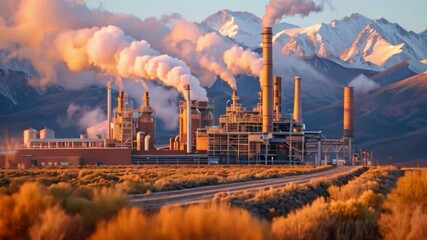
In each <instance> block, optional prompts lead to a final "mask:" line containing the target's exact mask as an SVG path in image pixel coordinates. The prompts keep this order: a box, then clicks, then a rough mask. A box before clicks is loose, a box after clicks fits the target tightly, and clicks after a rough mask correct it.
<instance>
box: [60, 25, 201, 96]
mask: <svg viewBox="0 0 427 240" xmlns="http://www.w3.org/2000/svg"><path fill="white" fill-rule="evenodd" d="M55 45H56V49H57V51H58V52H59V53H60V56H61V58H62V60H63V61H64V62H65V63H66V64H67V66H68V67H69V69H70V70H72V71H81V70H86V69H90V68H91V67H96V68H98V69H101V70H103V71H105V72H107V73H109V74H112V75H116V76H119V77H123V78H144V79H149V80H160V82H161V83H162V84H164V85H165V86H168V87H173V88H175V89H177V90H178V91H179V92H181V93H182V94H183V96H185V89H184V85H185V84H190V86H191V92H192V94H191V95H192V98H193V97H194V99H199V100H206V90H205V89H204V88H202V87H201V86H200V83H199V81H198V80H197V78H196V77H194V76H193V75H191V70H190V68H189V67H188V66H187V65H186V64H185V62H184V61H182V60H180V59H177V58H173V57H170V56H168V55H164V54H163V55H162V54H160V53H159V52H157V51H156V50H154V49H152V48H151V46H150V44H148V43H147V42H146V41H144V40H140V41H136V40H135V39H133V38H132V37H130V36H126V35H125V34H124V32H123V31H122V30H121V29H120V28H118V27H115V26H111V25H110V26H107V27H102V28H90V29H89V28H86V29H79V30H73V31H68V32H64V33H61V34H59V35H58V37H57V38H56V40H55Z"/></svg>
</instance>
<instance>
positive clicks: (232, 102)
mask: <svg viewBox="0 0 427 240" xmlns="http://www.w3.org/2000/svg"><path fill="white" fill-rule="evenodd" d="M238 100H239V97H238V96H237V91H236V90H233V93H232V95H231V104H232V105H233V107H236V106H237V101H238Z"/></svg>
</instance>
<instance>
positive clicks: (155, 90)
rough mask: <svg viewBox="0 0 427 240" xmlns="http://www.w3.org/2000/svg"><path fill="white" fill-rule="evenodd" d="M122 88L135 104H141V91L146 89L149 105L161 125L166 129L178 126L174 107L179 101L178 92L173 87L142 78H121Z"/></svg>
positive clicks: (177, 114)
mask: <svg viewBox="0 0 427 240" xmlns="http://www.w3.org/2000/svg"><path fill="white" fill-rule="evenodd" d="M121 82H122V83H123V86H122V87H123V88H122V89H123V90H124V91H125V93H126V94H128V95H129V96H130V97H131V98H132V99H134V100H135V101H136V103H134V105H135V106H140V105H141V104H142V93H143V92H145V91H148V92H149V94H150V106H151V107H152V108H153V109H154V111H155V116H156V118H157V119H160V121H162V122H163V125H164V126H165V128H166V129H168V130H173V129H176V128H177V127H178V121H171V119H178V116H179V111H178V108H177V107H176V105H177V103H178V101H179V95H180V94H179V92H178V91H177V90H176V89H173V88H165V87H163V86H161V85H159V84H158V83H156V82H153V81H145V80H142V79H135V78H134V79H123V80H122V81H121Z"/></svg>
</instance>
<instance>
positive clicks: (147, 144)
mask: <svg viewBox="0 0 427 240" xmlns="http://www.w3.org/2000/svg"><path fill="white" fill-rule="evenodd" d="M150 138H151V136H150V135H147V136H145V139H144V150H145V151H148V150H150Z"/></svg>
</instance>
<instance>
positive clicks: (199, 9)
mask: <svg viewBox="0 0 427 240" xmlns="http://www.w3.org/2000/svg"><path fill="white" fill-rule="evenodd" d="M86 2H87V4H88V5H89V6H90V7H92V8H97V7H99V6H100V4H101V5H102V7H103V8H104V9H106V10H108V11H111V12H114V13H119V12H120V13H128V14H132V15H135V16H138V17H140V18H142V19H145V18H147V17H160V16H162V15H165V14H171V13H179V14H181V15H182V16H183V17H184V18H185V19H187V20H190V21H195V22H200V21H202V20H203V19H205V18H206V17H208V16H209V15H211V14H213V13H215V12H217V11H219V10H221V9H230V10H233V11H248V12H251V13H253V14H255V15H257V16H259V17H262V15H263V13H264V10H265V5H266V4H267V3H268V2H269V0H86ZM325 3H326V4H325V6H326V7H325V10H324V11H323V12H320V13H317V14H312V15H310V16H308V17H306V18H300V17H292V18H286V19H283V21H285V22H288V23H292V24H296V25H298V26H301V27H306V26H310V25H312V24H315V23H319V22H324V23H329V22H330V21H331V20H333V19H341V18H342V17H344V16H349V15H351V14H352V13H355V12H357V13H360V14H362V15H364V16H366V17H368V18H371V19H378V18H381V17H383V18H385V19H387V20H388V21H390V22H394V23H398V24H399V25H401V26H402V27H403V28H405V29H406V30H411V31H414V32H416V33H419V32H422V31H424V30H426V29H427V15H426V9H427V0H405V1H403V0H326V1H325Z"/></svg>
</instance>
